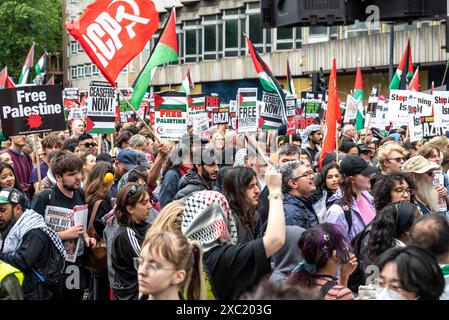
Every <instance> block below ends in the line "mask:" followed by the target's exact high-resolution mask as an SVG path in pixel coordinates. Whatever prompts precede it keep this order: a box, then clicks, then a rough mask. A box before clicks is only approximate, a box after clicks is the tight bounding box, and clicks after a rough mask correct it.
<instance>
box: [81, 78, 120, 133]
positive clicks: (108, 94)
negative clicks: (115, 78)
mask: <svg viewBox="0 0 449 320" xmlns="http://www.w3.org/2000/svg"><path fill="white" fill-rule="evenodd" d="M87 101H88V104H87V114H86V131H88V132H90V133H114V129H115V113H116V108H117V106H118V105H119V96H118V92H117V91H116V90H115V89H114V88H113V87H112V86H111V85H110V84H109V83H108V82H106V81H92V82H91V83H90V85H89V97H88V98H87Z"/></svg>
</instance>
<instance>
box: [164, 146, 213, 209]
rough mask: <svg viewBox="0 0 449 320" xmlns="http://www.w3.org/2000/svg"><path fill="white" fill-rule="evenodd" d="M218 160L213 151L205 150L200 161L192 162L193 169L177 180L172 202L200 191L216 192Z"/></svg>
mask: <svg viewBox="0 0 449 320" xmlns="http://www.w3.org/2000/svg"><path fill="white" fill-rule="evenodd" d="M218 171H219V168H218V160H217V158H216V157H215V153H214V150H213V149H209V148H205V149H203V152H202V154H201V159H198V161H195V160H194V165H193V168H192V169H190V170H188V171H187V173H186V174H185V175H184V176H183V177H182V178H181V179H180V180H179V184H178V192H177V193H176V195H175V198H174V199H173V200H178V199H181V198H184V197H187V196H189V195H190V194H192V193H193V192H196V191H201V190H216V188H215V181H216V180H217V177H218Z"/></svg>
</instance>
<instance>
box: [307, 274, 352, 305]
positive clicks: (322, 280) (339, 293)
mask: <svg viewBox="0 0 449 320" xmlns="http://www.w3.org/2000/svg"><path fill="white" fill-rule="evenodd" d="M333 280H335V279H334V278H332V277H331V276H322V277H319V278H318V277H317V278H316V279H315V289H317V290H320V289H321V287H322V286H324V285H325V284H326V283H328V282H329V281H333ZM324 300H354V294H353V293H352V291H351V290H350V289H349V288H348V287H345V286H341V285H336V286H333V287H332V289H330V290H329V291H328V292H327V294H326V295H325V296H324Z"/></svg>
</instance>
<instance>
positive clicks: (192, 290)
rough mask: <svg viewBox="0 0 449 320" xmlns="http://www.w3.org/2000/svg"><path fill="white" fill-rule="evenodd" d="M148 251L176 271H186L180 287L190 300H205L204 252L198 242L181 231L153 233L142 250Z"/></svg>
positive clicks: (144, 243)
mask: <svg viewBox="0 0 449 320" xmlns="http://www.w3.org/2000/svg"><path fill="white" fill-rule="evenodd" d="M146 249H147V250H148V251H149V252H154V253H157V255H159V256H160V257H162V258H164V259H165V260H167V261H168V262H170V263H171V264H173V265H174V266H175V269H176V270H184V271H186V277H185V279H184V281H183V282H182V283H181V284H180V287H181V288H182V290H183V292H184V296H185V297H186V298H187V299H188V300H205V298H206V285H205V282H204V279H203V250H202V249H201V245H200V244H199V243H198V242H196V241H192V240H190V239H189V238H187V237H186V236H184V235H183V234H182V233H181V232H179V231H162V232H153V233H152V234H151V235H149V236H148V237H147V238H146V239H145V241H144V242H143V244H142V250H146Z"/></svg>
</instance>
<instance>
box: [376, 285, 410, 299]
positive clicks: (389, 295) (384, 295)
mask: <svg viewBox="0 0 449 320" xmlns="http://www.w3.org/2000/svg"><path fill="white" fill-rule="evenodd" d="M376 300H407V298H405V297H404V296H401V295H400V294H399V293H397V292H396V291H393V290H391V289H388V288H376Z"/></svg>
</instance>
